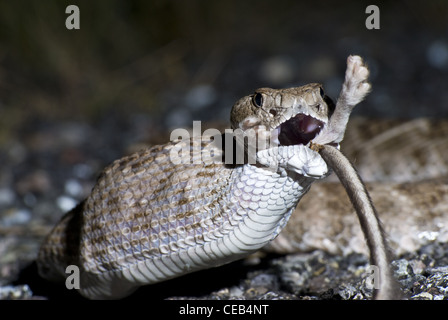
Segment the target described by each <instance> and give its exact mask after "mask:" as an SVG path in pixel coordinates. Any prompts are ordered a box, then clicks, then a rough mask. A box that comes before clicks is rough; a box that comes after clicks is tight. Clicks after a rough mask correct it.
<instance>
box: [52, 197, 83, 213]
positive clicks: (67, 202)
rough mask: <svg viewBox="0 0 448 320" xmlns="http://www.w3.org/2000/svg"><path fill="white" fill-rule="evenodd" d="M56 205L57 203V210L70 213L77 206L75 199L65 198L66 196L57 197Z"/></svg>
mask: <svg viewBox="0 0 448 320" xmlns="http://www.w3.org/2000/svg"><path fill="white" fill-rule="evenodd" d="M56 203H57V205H58V207H59V209H61V210H62V211H64V212H66V211H70V210H71V209H73V208H74V207H76V205H77V204H78V202H77V201H76V200H75V199H73V198H71V197H67V196H60V197H58V198H57V200H56Z"/></svg>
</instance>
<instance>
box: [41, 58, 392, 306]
mask: <svg viewBox="0 0 448 320" xmlns="http://www.w3.org/2000/svg"><path fill="white" fill-rule="evenodd" d="M368 74H369V72H368V69H367V68H366V66H365V65H364V63H363V61H362V59H361V58H360V57H358V56H350V57H349V58H348V60H347V71H346V77H345V81H344V85H343V89H342V91H341V94H340V96H339V99H338V101H337V104H336V105H334V103H332V101H331V99H329V98H328V97H327V96H326V95H325V94H324V91H323V88H322V86H321V85H320V84H315V83H314V84H308V85H305V86H302V87H297V88H289V89H279V90H275V89H268V88H262V89H258V90H256V91H255V93H254V94H251V95H249V96H246V97H244V98H242V99H240V100H239V101H237V102H236V103H235V105H234V107H233V108H232V111H231V124H232V129H233V130H234V131H238V130H239V132H240V133H242V136H241V135H239V136H238V135H236V136H235V137H236V138H235V139H233V137H232V139H230V141H231V143H229V139H226V138H225V137H224V136H222V138H223V140H224V141H225V143H224V144H225V146H226V147H225V148H223V145H222V143H221V144H219V143H218V140H220V139H218V138H219V137H218V136H213V137H193V138H191V139H187V140H185V139H184V140H180V139H179V140H174V141H171V142H170V143H167V144H165V145H159V146H155V147H152V148H148V149H144V150H141V151H139V152H136V153H134V154H132V155H130V156H127V157H124V158H122V159H119V160H116V161H115V162H113V163H112V164H111V165H110V166H108V167H107V168H105V169H104V171H103V172H102V173H101V175H100V177H99V178H98V181H97V183H96V185H95V186H94V188H93V190H92V193H91V194H90V196H89V197H88V198H87V199H86V200H84V201H83V202H82V203H80V204H79V205H78V206H77V207H76V208H75V209H73V210H72V211H70V212H69V213H67V214H66V215H65V216H64V217H63V218H62V219H61V221H60V222H59V223H58V224H57V225H56V226H55V228H54V229H53V230H52V232H51V233H50V234H49V235H48V236H47V238H46V239H45V241H44V243H43V244H42V246H41V250H40V252H39V255H38V259H37V263H38V268H39V272H40V274H41V275H42V276H43V277H45V278H47V279H51V280H57V279H63V278H64V277H65V276H66V274H65V268H66V267H67V266H68V265H72V264H73V265H76V266H78V267H79V268H80V270H81V288H80V290H79V291H80V293H81V294H82V295H83V296H85V297H88V298H93V299H105V298H108V299H111V298H112V299H114V298H121V297H125V296H127V295H129V294H130V293H132V292H133V291H134V290H135V289H137V288H138V287H139V286H141V285H146V284H151V283H156V282H160V281H164V280H167V279H170V278H174V277H177V276H180V275H183V274H186V273H189V272H193V271H197V270H200V269H204V268H209V267H212V266H218V265H222V264H225V263H228V262H230V261H234V260H236V259H239V258H242V257H244V256H247V255H248V254H250V253H253V252H256V251H257V250H259V249H261V248H263V247H265V246H266V245H267V244H269V243H270V242H271V241H272V240H274V239H275V238H276V237H277V236H278V235H279V233H280V231H281V230H282V229H283V228H284V227H285V226H286V224H287V221H288V220H289V218H290V216H291V214H292V212H293V211H294V209H295V208H296V206H297V204H298V202H299V200H300V199H301V198H302V196H303V195H304V194H305V193H306V192H308V190H309V189H310V187H311V184H312V183H313V182H314V181H316V180H320V179H322V178H325V177H327V176H328V175H329V174H330V168H329V167H328V166H327V163H326V161H324V158H325V159H326V160H329V159H331V157H334V156H331V154H330V155H329V152H327V150H336V151H334V152H336V154H338V153H339V152H338V151H337V149H338V147H339V143H340V142H341V141H342V138H343V136H344V132H345V128H346V125H347V122H348V118H349V115H350V112H351V110H352V108H353V107H354V106H355V105H356V104H358V103H359V102H360V101H362V100H363V98H364V97H365V95H366V94H367V93H368V92H369V90H370V84H368V83H367V78H368ZM251 137H252V138H253V137H255V138H256V144H255V147H254V144H253V143H251V140H250V138H251ZM221 142H222V141H221ZM327 144H328V145H329V146H328V147H326V146H325V145H327ZM229 145H230V146H231V147H230V148H228V147H229ZM315 146H318V147H317V148H315ZM332 146H335V147H332ZM319 150H323V151H322V152H321V153H320V151H319ZM241 151H242V152H243V155H244V156H243V160H242V162H238V161H235V156H236V157H238V152H240V153H241ZM229 154H232V156H230V157H228V155H229ZM321 155H322V156H321ZM229 158H231V159H232V161H230V163H229V162H227V160H228V159H229ZM173 159H176V160H175V161H174V160H173ZM373 220H374V221H375V223H377V222H378V220H377V218H376V217H375V216H373ZM377 224H378V223H377ZM375 230H376V229H375ZM375 232H376V235H377V236H378V237H379V242H381V243H384V239H383V238H382V233H381V232H380V231H375ZM375 232H374V233H375ZM375 241H376V240H375ZM375 241H374V242H375ZM373 248H375V246H373ZM371 249H372V248H371ZM381 250H383V251H384V250H385V249H384V248H383V249H380V251H381ZM383 253H384V252H383ZM380 255H381V254H380ZM384 257H385V255H383V257H382V259H383V258H384ZM383 260H384V262H381V264H383V265H384V264H387V261H386V260H385V258H384V259H383ZM374 261H375V259H374ZM380 297H381V298H390V297H391V296H390V295H389V293H387V292H386V293H384V292H383V295H380Z"/></svg>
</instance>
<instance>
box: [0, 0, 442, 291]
mask: <svg viewBox="0 0 448 320" xmlns="http://www.w3.org/2000/svg"><path fill="white" fill-rule="evenodd" d="M70 4H75V5H77V6H78V7H79V9H80V19H81V29H80V30H67V29H66V27H65V20H66V18H67V17H68V14H66V13H65V9H66V7H67V6H68V5H70ZM369 4H375V5H377V6H378V7H379V9H380V27H381V29H380V30H368V29H367V28H366V27H365V20H366V19H367V17H368V14H366V13H365V9H366V7H367V6H368V5H369ZM349 54H359V55H361V56H362V57H364V58H365V59H366V61H367V62H368V64H369V66H370V68H371V81H372V84H373V92H372V93H371V95H370V96H369V97H368V98H367V100H366V101H365V102H363V103H362V104H361V105H360V106H359V107H357V108H356V109H355V115H357V116H366V117H377V118H385V117H387V118H406V119H407V118H415V117H432V118H446V117H448V104H447V101H448V90H447V88H448V86H447V74H448V5H447V1H446V0H431V1H428V0H427V1H374V2H371V1H369V2H367V1H354V0H353V1H320V0H318V1H316V0H311V1H306V2H305V1H293V0H290V1H283V0H277V1H267V0H257V1H207V0H204V1H160V0H159V1H157V0H156V1H119V0H107V1H106V0H101V1H98V0H96V1H56V0H51V1H50V0H45V1H2V0H0V241H3V242H2V243H3V244H2V246H1V247H0V257H1V258H0V266H4V265H10V264H11V263H12V262H11V261H13V262H14V261H21V259H22V260H24V261H26V260H29V259H32V258H33V257H34V256H35V254H36V252H37V248H38V245H39V243H40V241H41V239H42V236H43V235H44V234H45V233H46V232H47V231H48V228H49V227H50V226H51V225H53V224H54V223H55V221H57V220H58V219H59V217H60V216H61V214H62V213H63V212H64V211H66V210H67V208H68V207H70V206H71V205H73V204H74V203H76V202H77V201H79V200H81V199H82V198H84V197H85V196H86V195H87V194H88V193H89V191H90V188H91V187H92V185H93V183H94V181H95V179H96V177H97V175H98V173H99V172H100V170H101V169H102V168H103V167H104V166H105V165H107V164H108V163H109V162H111V161H113V160H115V159H117V158H119V157H121V156H123V155H124V154H126V153H128V152H130V151H131V150H133V148H136V147H138V146H139V145H140V143H147V142H149V143H156V142H167V141H168V140H169V135H168V133H169V130H170V129H173V128H177V127H189V126H191V125H192V121H193V120H202V121H206V122H209V123H221V124H222V123H227V122H228V120H229V111H230V108H231V107H232V105H233V103H234V102H235V101H236V100H237V99H238V98H240V97H241V96H243V95H247V94H249V93H251V92H253V90H254V89H256V88H257V87H274V88H280V87H288V86H299V85H303V84H306V83H310V82H321V83H323V84H324V86H325V88H326V90H327V93H328V94H329V95H330V96H332V97H333V98H337V95H338V93H339V90H340V86H341V84H342V81H343V76H344V71H345V66H346V65H345V61H346V58H347V56H348V55H349ZM41 226H44V228H43V229H42V228H40V227H41ZM14 230H15V231H14ZM30 240H33V241H30ZM5 252H6V253H8V254H10V255H9V256H8V255H6V254H5ZM14 263H15V262H14ZM0 269H1V268H0ZM5 270H6V271H5ZM11 270H12V269H11V268H10V269H4V268H3V269H1V270H0V271H1V272H0V279H3V281H1V280H0V284H1V283H2V282H5V281H6V280H5V279H9V278H11V277H12V275H13V274H14V272H13V271H11Z"/></svg>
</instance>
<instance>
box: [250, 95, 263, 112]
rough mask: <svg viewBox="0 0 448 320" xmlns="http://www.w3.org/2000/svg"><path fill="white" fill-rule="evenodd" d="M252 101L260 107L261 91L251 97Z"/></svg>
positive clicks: (261, 103)
mask: <svg viewBox="0 0 448 320" xmlns="http://www.w3.org/2000/svg"><path fill="white" fill-rule="evenodd" d="M252 102H253V103H254V105H255V106H256V107H258V108H261V106H262V105H263V95H262V94H261V93H256V94H255V95H254V96H253V98H252Z"/></svg>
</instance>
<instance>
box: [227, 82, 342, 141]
mask: <svg viewBox="0 0 448 320" xmlns="http://www.w3.org/2000/svg"><path fill="white" fill-rule="evenodd" d="M333 110H334V103H333V102H332V100H331V99H330V98H329V97H328V96H326V95H325V93H324V90H323V88H322V85H321V84H318V83H312V84H308V85H305V86H302V87H295V88H288V89H278V90H277V89H270V88H260V89H257V90H256V91H255V92H254V93H253V94H252V95H249V96H246V97H244V98H241V99H240V100H239V101H237V102H236V103H235V105H234V106H233V108H232V111H231V124H232V129H234V130H238V129H239V130H242V131H243V132H244V133H245V134H246V135H247V136H250V135H251V134H252V135H255V136H256V137H257V140H256V141H257V150H262V149H267V148H271V147H276V146H292V145H304V146H308V145H309V144H310V142H311V140H313V139H314V138H315V137H316V136H317V135H318V134H319V132H320V131H321V130H322V129H323V128H324V127H325V125H326V124H327V123H328V119H329V117H330V116H331V114H332V112H333ZM260 142H263V143H260Z"/></svg>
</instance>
